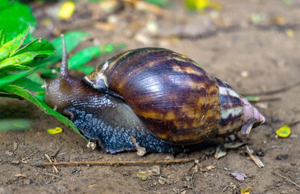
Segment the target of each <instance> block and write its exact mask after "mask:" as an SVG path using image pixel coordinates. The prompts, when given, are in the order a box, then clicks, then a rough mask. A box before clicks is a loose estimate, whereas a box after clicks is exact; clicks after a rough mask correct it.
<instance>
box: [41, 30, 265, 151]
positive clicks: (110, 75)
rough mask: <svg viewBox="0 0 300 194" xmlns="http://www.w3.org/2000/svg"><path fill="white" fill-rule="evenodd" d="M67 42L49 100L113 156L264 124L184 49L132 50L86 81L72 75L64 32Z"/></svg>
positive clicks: (193, 144)
mask: <svg viewBox="0 0 300 194" xmlns="http://www.w3.org/2000/svg"><path fill="white" fill-rule="evenodd" d="M62 44H63V58H62V65H61V69H60V72H56V73H57V75H58V76H57V78H56V79H54V80H51V82H50V83H47V86H46V92H45V101H46V103H47V104H48V105H49V106H50V107H52V108H54V109H56V111H58V112H60V113H62V114H63V115H65V116H67V117H69V118H70V119H71V120H72V122H73V123H74V124H75V126H76V127H77V128H78V129H79V131H80V132H81V133H82V134H83V135H84V136H85V137H86V138H88V139H89V140H90V141H92V142H96V143H97V145H98V146H100V147H101V148H103V149H104V150H105V152H107V153H118V152H123V151H133V150H136V144H137V145H138V146H140V147H144V148H145V149H146V151H147V152H169V153H176V152H187V151H190V150H197V149H200V148H201V147H202V146H203V145H205V144H206V142H209V141H210V140H211V139H213V138H215V137H218V136H228V135H230V134H233V133H236V132H237V131H239V130H241V133H242V134H248V133H250V130H251V128H254V127H257V126H259V125H260V124H261V123H264V121H265V118H264V117H263V116H262V115H261V114H260V113H259V112H258V110H257V109H256V108H255V107H253V106H252V105H251V104H250V103H249V102H248V101H247V100H246V99H245V98H244V97H242V96H241V95H239V94H237V93H236V92H235V90H234V89H232V88H231V87H230V86H229V85H228V84H227V83H225V82H223V81H221V80H219V79H218V78H215V77H213V76H211V75H209V74H208V73H207V72H205V71H204V70H203V69H202V68H201V67H200V66H199V65H198V64H197V63H196V62H194V61H193V60H191V59H189V58H187V57H186V56H184V55H181V54H179V53H176V52H173V51H171V50H167V49H163V48H140V49H135V50H130V51H126V52H123V53H121V54H119V55H117V56H115V57H112V58H111V59H109V60H107V61H105V62H104V63H103V64H101V65H99V66H97V67H96V69H95V70H94V71H93V72H92V73H90V74H88V75H86V76H85V77H84V78H83V79H80V78H75V77H72V76H71V75H70V74H69V73H68V65H67V55H66V49H65V43H64V40H63V36H62ZM132 137H133V138H134V139H135V141H136V143H134V142H133V141H132Z"/></svg>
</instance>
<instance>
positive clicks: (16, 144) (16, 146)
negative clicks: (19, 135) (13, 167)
mask: <svg viewBox="0 0 300 194" xmlns="http://www.w3.org/2000/svg"><path fill="white" fill-rule="evenodd" d="M13 149H14V150H16V149H18V143H16V142H14V148H13Z"/></svg>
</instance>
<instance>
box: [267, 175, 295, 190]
mask: <svg viewBox="0 0 300 194" xmlns="http://www.w3.org/2000/svg"><path fill="white" fill-rule="evenodd" d="M273 174H275V175H277V176H280V177H281V178H283V179H284V180H286V181H288V182H290V183H292V184H293V185H295V186H297V187H298V188H300V186H299V185H298V184H297V183H295V182H294V181H292V180H291V179H289V178H287V177H285V176H283V175H281V174H279V173H278V172H273Z"/></svg>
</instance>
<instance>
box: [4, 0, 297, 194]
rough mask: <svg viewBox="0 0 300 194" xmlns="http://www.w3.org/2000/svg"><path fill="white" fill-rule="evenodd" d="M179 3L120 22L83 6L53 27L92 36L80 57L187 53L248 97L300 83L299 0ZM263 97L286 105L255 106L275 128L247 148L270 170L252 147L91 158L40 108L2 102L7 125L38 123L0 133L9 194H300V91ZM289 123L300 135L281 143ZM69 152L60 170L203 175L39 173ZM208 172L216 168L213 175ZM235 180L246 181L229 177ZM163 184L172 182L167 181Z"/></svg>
mask: <svg viewBox="0 0 300 194" xmlns="http://www.w3.org/2000/svg"><path fill="white" fill-rule="evenodd" d="M173 2H174V7H172V8H169V9H167V10H163V13H162V14H161V13H159V12H158V13H155V14H151V12H147V11H139V10H136V9H135V8H133V7H130V6H125V7H123V8H122V9H120V10H118V11H116V13H114V14H103V12H102V11H101V10H100V8H99V7H97V6H96V5H97V4H92V5H91V4H90V3H79V4H78V6H81V7H78V9H79V10H81V12H80V13H78V17H77V18H75V19H73V20H72V21H71V22H67V23H66V22H59V21H53V23H54V26H56V28H55V30H56V31H59V32H58V33H60V32H67V31H70V30H84V31H87V32H90V33H91V34H92V38H91V39H89V40H87V41H85V42H84V43H82V44H81V45H80V46H79V48H77V49H76V51H79V50H80V49H82V48H83V47H85V46H88V45H93V44H97V43H99V42H100V43H125V44H127V48H126V49H134V48H138V47H145V46H156V47H165V48H169V49H172V50H175V51H177V52H181V53H183V54H185V55H187V56H189V57H190V58H192V59H193V60H195V61H196V62H198V63H199V64H200V65H201V66H202V67H203V68H204V69H205V70H206V71H207V72H209V73H211V74H212V75H214V76H216V77H218V78H220V79H222V80H224V81H226V82H227V83H229V84H230V85H231V86H232V87H233V88H235V90H236V91H237V92H239V93H240V94H263V93H265V92H268V91H272V90H277V89H281V88H285V87H286V86H288V85H291V84H295V83H297V82H299V81H300V76H299V75H300V55H299V42H300V30H299V29H300V28H299V26H300V2H299V1H296V0H295V1H292V2H293V4H292V5H286V4H285V3H284V2H283V1H281V0H249V1H238V0H218V2H220V3H222V4H223V9H222V10H220V11H214V10H208V11H207V12H205V13H203V14H197V13H190V12H187V11H186V10H185V9H184V6H183V5H182V1H173ZM58 5H59V4H58V3H55V4H51V5H31V6H32V7H33V10H34V13H35V16H36V17H37V19H38V21H39V23H40V24H41V22H42V21H43V20H44V19H45V18H47V17H50V16H49V15H47V14H48V12H47V11H49V9H50V10H51V8H54V7H56V6H58ZM81 8H82V9H81ZM90 13H92V14H90ZM95 13H98V14H95ZM255 14H256V15H255ZM95 15H96V18H95ZM99 15H101V16H99ZM111 15H113V16H112V17H111ZM258 15H259V16H260V17H261V18H263V21H260V22H257V23H253V22H251V17H252V18H254V19H253V21H254V20H255V16H258ZM97 17H98V18H97ZM107 18H109V19H107ZM50 19H51V18H50ZM116 20H117V25H115V26H113V25H112V26H109V25H108V26H109V27H108V28H109V29H107V30H104V29H103V28H104V27H103V25H104V24H105V23H107V21H110V22H111V21H116ZM150 22H152V23H155V24H156V25H157V26H158V28H157V29H154V31H153V32H149V30H147V28H146V27H147V25H148V24H149V23H150ZM254 22H255V21H254ZM112 23H113V22H112ZM145 26H146V27H145ZM110 28H112V29H110ZM55 30H54V31H53V28H50V27H49V26H48V28H46V27H45V26H43V25H39V26H38V28H37V30H36V31H35V33H34V34H35V35H36V36H41V37H45V38H48V39H51V38H53V37H54V36H55ZM174 37H177V38H174ZM124 50H125V49H124ZM119 52H121V51H120V50H119V51H117V52H115V53H113V54H109V55H104V56H101V57H99V58H97V59H94V60H93V61H92V62H90V63H89V64H91V65H93V66H96V65H97V64H99V63H100V62H102V61H104V60H106V59H108V58H109V57H111V56H113V55H115V54H117V53H119ZM262 97H263V98H279V100H275V101H271V100H267V101H263V102H259V103H255V104H254V105H255V106H256V107H257V108H258V109H259V111H260V112H261V113H262V114H263V115H264V116H265V117H266V120H267V122H266V123H265V124H264V125H262V126H260V127H258V128H255V129H254V130H253V131H252V133H251V134H250V135H248V136H247V137H241V140H242V141H244V142H246V143H247V144H248V145H250V147H253V148H254V149H255V151H256V154H257V155H258V156H259V157H260V158H261V160H262V161H263V163H264V165H265V167H264V168H258V166H257V165H256V164H255V163H254V162H253V161H252V160H251V159H250V158H249V156H248V155H247V154H245V147H240V148H238V149H231V150H227V155H226V156H225V157H223V158H221V159H219V160H217V159H215V158H214V154H213V152H214V150H215V148H216V146H212V147H208V148H207V149H204V150H199V151H196V152H193V153H188V154H177V155H172V154H164V153H158V154H157V153H149V154H147V155H146V156H143V157H142V158H141V157H139V156H137V154H136V153H134V152H132V153H121V154H116V155H110V154H105V153H103V151H102V150H91V149H88V148H87V147H86V143H87V142H86V141H85V140H84V139H83V138H81V137H80V136H79V135H77V134H76V133H75V132H73V131H72V130H71V129H69V128H67V127H65V126H64V125H63V124H61V123H60V122H59V121H57V120H56V119H55V118H54V117H52V116H48V115H46V114H44V113H43V112H42V111H41V110H39V109H38V108H37V107H35V106H34V105H33V104H31V103H29V102H27V101H25V100H24V101H19V100H12V99H5V98H2V99H0V111H1V114H0V117H1V118H27V119H31V120H32V121H33V124H32V125H31V128H30V129H29V130H27V131H16V132H7V133H1V134H0V138H1V147H0V193H43V194H44V193H45V194H46V193H224V194H225V193H240V192H239V188H243V189H245V188H247V187H252V190H250V193H251V194H255V193H268V194H273V193H274V194H275V193H299V192H300V187H299V186H297V185H296V184H298V185H300V180H299V179H300V169H299V168H300V163H299V159H300V150H299V146H300V143H299V138H300V137H299V136H300V124H297V123H295V122H297V121H299V120H300V118H299V115H300V87H292V88H291V89H289V90H286V91H282V92H279V93H275V94H272V95H264V96H262ZM293 123H294V124H293ZM284 124H288V125H290V126H291V130H292V135H291V136H290V137H289V138H286V139H281V138H278V137H277V136H276V133H275V132H276V130H277V129H278V128H279V127H281V126H282V125H284ZM56 126H59V127H62V128H63V129H64V131H63V133H60V134H57V135H50V134H49V133H47V129H49V128H55V127H56ZM239 137H240V136H239ZM62 145H63V146H62ZM61 146H62V148H61V150H60V152H59V153H58V154H57V156H56V160H57V161H94V160H99V161H119V160H132V161H133V160H134V161H137V160H158V159H160V160H164V159H167V158H169V159H173V158H197V159H199V164H198V166H199V169H200V170H198V171H197V172H195V173H194V174H193V173H192V171H193V170H192V169H193V167H195V164H194V163H185V164H170V165H162V166H160V170H161V172H160V175H152V176H150V177H148V178H147V180H141V179H140V178H138V176H137V174H138V173H139V171H147V170H151V169H153V165H149V166H125V167H124V166H113V167H111V166H95V165H82V166H58V167H57V168H58V171H59V172H58V173H57V174H55V172H54V171H53V168H52V167H51V166H49V167H37V166H35V164H36V162H41V161H43V162H46V161H47V159H46V158H45V154H48V155H49V156H53V155H54V154H55V153H56V152H57V150H58V149H59V148H60V147H61ZM207 166H213V167H214V168H212V167H211V168H212V169H210V167H209V169H207ZM203 169H204V170H203ZM205 169H206V170H205ZM235 171H237V172H241V173H245V174H246V176H247V178H246V179H245V181H244V182H239V181H238V180H236V179H235V178H233V177H232V176H230V175H229V173H230V172H235ZM274 172H277V173H279V174H280V175H283V176H284V177H286V178H282V177H280V176H278V175H275V174H274ZM20 174H22V175H20ZM160 176H161V177H163V178H165V179H167V181H161V179H160ZM291 181H293V182H294V183H295V184H293V183H292V182H291Z"/></svg>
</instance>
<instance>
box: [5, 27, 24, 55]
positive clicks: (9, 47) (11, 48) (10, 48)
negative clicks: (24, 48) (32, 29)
mask: <svg viewBox="0 0 300 194" xmlns="http://www.w3.org/2000/svg"><path fill="white" fill-rule="evenodd" d="M27 33H28V28H27V29H26V30H24V31H23V32H22V33H20V34H19V35H18V36H17V37H16V38H14V39H13V40H11V41H9V42H7V43H5V44H4V45H3V46H2V47H1V48H0V61H1V60H3V59H6V58H7V57H8V56H12V55H13V53H14V52H15V51H16V50H17V49H18V48H19V47H20V46H21V45H22V44H23V42H24V40H25V38H26V36H27Z"/></svg>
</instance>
